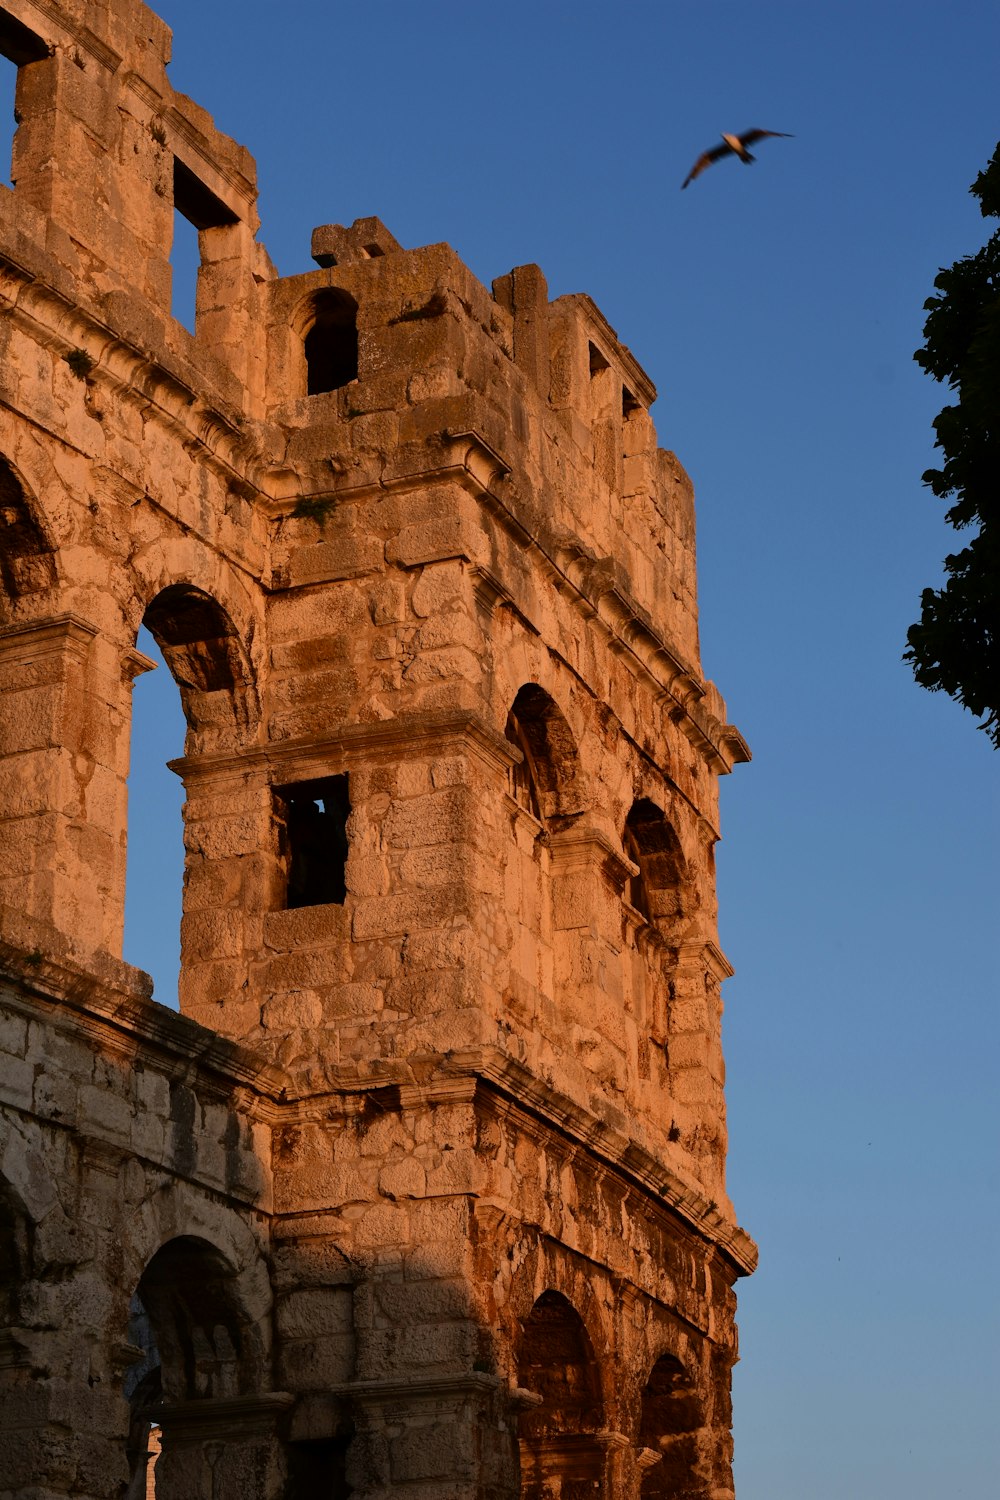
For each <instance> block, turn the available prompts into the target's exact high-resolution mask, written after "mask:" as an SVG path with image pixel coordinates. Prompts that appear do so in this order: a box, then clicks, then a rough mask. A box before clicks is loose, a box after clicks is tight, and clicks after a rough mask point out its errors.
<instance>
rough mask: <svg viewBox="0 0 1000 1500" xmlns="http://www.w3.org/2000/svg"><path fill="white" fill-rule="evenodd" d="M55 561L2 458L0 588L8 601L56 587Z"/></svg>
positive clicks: (22, 489) (23, 491) (22, 490)
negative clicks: (0, 586)
mask: <svg viewBox="0 0 1000 1500" xmlns="http://www.w3.org/2000/svg"><path fill="white" fill-rule="evenodd" d="M55 582H56V569H55V558H54V556H53V551H52V547H51V545H50V544H49V542H48V540H47V539H46V536H45V533H44V532H43V530H42V528H41V526H40V525H39V523H38V520H37V519H36V517H35V514H34V511H33V508H32V506H31V505H30V503H29V498H28V493H27V491H26V489H25V487H24V485H23V484H22V483H21V480H20V479H19V478H18V476H17V474H16V473H15V471H14V469H13V468H12V467H11V465H10V464H9V463H8V462H7V460H6V459H5V458H0V585H2V587H3V593H4V595H5V596H6V598H7V599H8V600H12V599H18V598H20V596H21V595H22V594H36V593H40V592H41V591H42V590H44V589H50V588H52V587H54V585H55Z"/></svg>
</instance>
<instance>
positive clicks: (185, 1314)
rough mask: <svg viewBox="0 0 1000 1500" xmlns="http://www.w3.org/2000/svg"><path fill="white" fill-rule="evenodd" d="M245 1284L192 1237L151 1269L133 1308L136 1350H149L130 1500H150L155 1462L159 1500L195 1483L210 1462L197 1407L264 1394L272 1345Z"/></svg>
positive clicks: (143, 1362) (131, 1437) (134, 1396)
mask: <svg viewBox="0 0 1000 1500" xmlns="http://www.w3.org/2000/svg"><path fill="white" fill-rule="evenodd" d="M242 1280H243V1278H241V1275H240V1272H239V1271H238V1270H237V1267H236V1266H235V1265H234V1263H233V1262H232V1261H231V1260H230V1259H229V1258H228V1256H226V1255H224V1254H223V1252H222V1251H221V1250H219V1249H218V1247H217V1246H215V1245H214V1244H212V1243H211V1241H209V1240H207V1239H204V1238H202V1237H201V1236H199V1235H192V1234H185V1235H178V1236H176V1237H175V1238H173V1239H170V1240H168V1241H166V1243H165V1244H163V1245H161V1246H160V1248H159V1249H158V1250H157V1251H156V1253H155V1254H154V1255H153V1256H151V1257H150V1259H149V1261H148V1262H147V1264H146V1266H145V1268H144V1269H143V1272H142V1275H141V1276H140V1278H139V1281H138V1285H137V1286H136V1289H135V1291H134V1293H133V1295H132V1298H131V1301H130V1303H129V1309H128V1343H129V1344H130V1345H131V1346H132V1347H133V1348H134V1349H137V1350H141V1351H142V1352H141V1355H140V1357H139V1358H138V1359H136V1360H135V1362H134V1363H133V1364H132V1365H130V1366H129V1368H128V1369H127V1370H126V1372H125V1377H124V1381H123V1394H124V1396H125V1398H126V1400H127V1402H128V1405H129V1425H128V1444H127V1458H128V1464H129V1476H130V1477H129V1489H128V1496H129V1500H132V1497H133V1496H134V1497H135V1500H140V1497H142V1496H144V1495H145V1494H146V1493H147V1477H151V1476H149V1472H148V1471H149V1466H150V1463H151V1462H152V1463H155V1464H156V1492H157V1495H158V1496H162V1497H165V1500H172V1497H173V1496H175V1495H177V1496H180V1494H182V1493H183V1492H184V1491H185V1488H186V1486H187V1485H189V1484H190V1481H191V1478H192V1463H193V1464H194V1465H195V1468H198V1467H200V1466H201V1465H203V1464H204V1463H206V1462H207V1461H208V1455H207V1453H206V1452H203V1451H202V1450H201V1447H200V1444H199V1442H198V1441H197V1436H198V1432H199V1429H198V1427H197V1425H196V1426H195V1437H196V1441H195V1442H194V1443H193V1444H192V1441H191V1433H190V1431H189V1424H190V1420H191V1419H190V1416H189V1413H190V1411H191V1408H192V1405H193V1406H194V1408H195V1410H197V1408H198V1406H199V1404H202V1403H214V1402H223V1403H225V1402H227V1401H230V1402H231V1401H232V1400H234V1399H235V1398H240V1397H243V1398H247V1397H253V1396H257V1395H259V1394H260V1392H261V1390H262V1387H263V1385H264V1373H265V1352H266V1351H265V1339H264V1337H263V1332H262V1329H261V1326H260V1320H259V1319H255V1318H254V1316H253V1313H252V1311H251V1309H250V1307H249V1306H248V1299H247V1297H246V1296H245V1288H244V1286H243V1284H242ZM171 1409H174V1410H175V1413H176V1415H174V1416H172V1415H171ZM195 1421H196V1424H197V1419H195ZM161 1433H162V1435H163V1437H164V1440H165V1442H164V1452H163V1455H162V1457H161V1455H160V1453H159V1449H160V1441H159V1439H160V1435H161ZM213 1436H215V1437H216V1439H217V1438H218V1434H217V1433H215V1434H213ZM199 1455H200V1456H199Z"/></svg>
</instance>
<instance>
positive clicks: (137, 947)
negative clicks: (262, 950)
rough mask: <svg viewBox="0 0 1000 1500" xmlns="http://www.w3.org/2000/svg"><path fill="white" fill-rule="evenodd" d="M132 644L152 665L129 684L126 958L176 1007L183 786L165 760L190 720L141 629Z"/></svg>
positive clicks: (179, 745) (177, 750)
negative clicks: (153, 664) (151, 980)
mask: <svg viewBox="0 0 1000 1500" xmlns="http://www.w3.org/2000/svg"><path fill="white" fill-rule="evenodd" d="M136 646H137V648H138V649H139V650H140V651H141V652H142V654H143V655H144V656H148V657H149V658H150V660H152V661H153V662H155V663H156V666H157V670H156V671H153V672H144V673H143V674H142V676H141V677H138V678H137V679H136V681H135V683H134V685H133V688H132V735H131V749H130V753H129V777H128V860H127V864H126V870H125V936H124V942H123V952H124V956H125V958H126V960H127V961H128V962H129V963H132V964H135V965H136V966H137V967H138V968H141V969H145V970H146V972H147V973H148V974H151V975H152V978H153V995H154V998H155V999H156V1000H158V1001H159V1003H160V1004H161V1005H169V1006H171V1007H172V1008H174V1009H176V1007H177V986H178V978H179V975H180V965H181V908H182V897H183V887H184V814H183V808H184V787H183V785H182V783H181V780H180V778H179V777H178V776H176V775H175V774H174V772H173V771H171V769H170V767H169V765H168V762H169V761H171V760H173V759H174V758H175V757H177V756H180V755H183V753H184V737H185V734H186V731H187V723H186V721H185V718H184V709H183V707H182V706H181V699H180V695H179V694H178V691H177V684H176V683H175V682H174V680H173V678H172V677H171V675H170V670H169V668H168V667H167V663H166V661H165V660H164V657H163V653H162V652H161V650H160V648H159V646H158V645H157V644H156V641H155V640H154V639H153V637H152V635H150V633H149V631H148V630H146V629H145V627H143V628H141V629H140V631H139V637H138V640H137V641H136Z"/></svg>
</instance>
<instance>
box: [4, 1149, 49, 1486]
mask: <svg viewBox="0 0 1000 1500" xmlns="http://www.w3.org/2000/svg"><path fill="white" fill-rule="evenodd" d="M31 1231H32V1226H31V1223H30V1220H29V1218H28V1215H27V1213H26V1212H25V1209H24V1205H23V1203H22V1201H21V1199H20V1197H19V1195H18V1194H17V1193H15V1191H14V1189H13V1188H12V1187H10V1186H9V1185H8V1184H7V1183H6V1182H4V1181H3V1180H2V1179H0V1454H2V1455H3V1457H2V1458H0V1472H2V1476H3V1477H2V1480H0V1483H2V1484H3V1489H4V1492H5V1493H9V1494H13V1493H14V1492H15V1490H16V1491H17V1493H18V1494H21V1493H22V1492H23V1493H25V1494H27V1493H29V1490H30V1488H31V1486H32V1485H34V1484H37V1482H38V1463H37V1446H36V1443H35V1442H34V1441H33V1438H34V1434H33V1433H32V1427H33V1426H35V1425H36V1424H37V1425H38V1426H39V1427H40V1426H41V1425H42V1424H43V1423H44V1421H45V1413H46V1407H45V1401H46V1397H45V1396H44V1395H43V1383H42V1382H40V1381H39V1380H38V1378H37V1374H36V1372H35V1371H34V1370H33V1369H32V1360H31V1353H30V1343H29V1341H27V1340H26V1339H25V1337H24V1332H23V1325H24V1322H25V1321H26V1318H27V1320H30V1316H31V1315H30V1311H29V1309H30V1307H31V1304H32V1302H33V1301H35V1299H33V1298H32V1297H31V1296H30V1294H29V1295H27V1296H25V1290H26V1283H28V1282H29V1280H30V1279H31V1275H32V1265H31V1262H32V1244H31ZM36 1357H37V1354H36ZM21 1486H23V1491H22V1489H21ZM32 1492H34V1491H32Z"/></svg>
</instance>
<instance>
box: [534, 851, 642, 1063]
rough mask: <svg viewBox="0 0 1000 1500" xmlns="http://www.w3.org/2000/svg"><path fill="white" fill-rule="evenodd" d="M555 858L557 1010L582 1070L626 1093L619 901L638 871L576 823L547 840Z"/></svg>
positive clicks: (629, 1026)
mask: <svg viewBox="0 0 1000 1500" xmlns="http://www.w3.org/2000/svg"><path fill="white" fill-rule="evenodd" d="M550 853H551V871H552V928H553V947H554V950H555V971H556V974H555V979H556V989H557V993H558V994H559V1005H560V1009H561V1011H562V1013H563V1014H564V1015H565V1017H566V1020H567V1021H568V1022H571V1023H573V1038H574V1042H575V1050H576V1052H577V1055H578V1056H579V1057H580V1058H581V1060H582V1061H583V1062H584V1063H585V1065H586V1066H587V1067H588V1068H590V1069H591V1071H593V1072H595V1073H596V1074H597V1075H598V1076H599V1077H601V1078H603V1079H604V1080H605V1081H606V1082H613V1084H614V1086H615V1087H616V1088H618V1089H621V1090H625V1089H626V1087H627V1084H628V1082H629V1081H630V1079H629V1074H630V1072H631V1069H630V1060H631V1059H632V1058H634V1057H635V1056H636V1053H637V1038H636V1027H635V1019H634V1016H631V1015H628V1014H626V1009H625V982H624V981H625V976H624V972H623V960H622V932H623V928H622V920H623V918H622V896H623V891H624V886H625V881H626V879H627V877H628V875H629V873H630V872H631V870H632V869H633V866H631V865H630V864H629V863H628V861H626V860H625V859H624V858H623V857H622V855H621V853H620V852H619V850H617V849H616V848H615V847H614V845H613V844H612V843H611V842H610V840H609V839H608V838H607V837H606V836H605V835H604V834H603V833H602V832H601V831H600V830H599V829H596V828H593V827H586V826H581V825H580V824H579V823H575V824H573V825H571V826H570V827H569V828H567V829H565V830H563V831H561V832H558V833H553V834H551V835H550Z"/></svg>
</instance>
